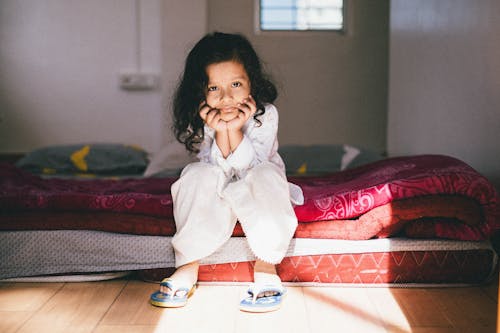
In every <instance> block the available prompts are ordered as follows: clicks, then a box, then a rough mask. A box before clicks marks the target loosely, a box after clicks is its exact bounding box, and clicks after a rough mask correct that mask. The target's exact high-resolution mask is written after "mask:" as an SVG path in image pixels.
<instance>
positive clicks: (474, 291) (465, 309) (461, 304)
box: [427, 288, 497, 332]
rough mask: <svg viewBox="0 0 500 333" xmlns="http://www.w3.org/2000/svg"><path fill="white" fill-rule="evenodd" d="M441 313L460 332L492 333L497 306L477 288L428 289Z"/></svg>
mask: <svg viewBox="0 0 500 333" xmlns="http://www.w3.org/2000/svg"><path fill="white" fill-rule="evenodd" d="M427 293H428V294H430V295H431V297H432V299H434V300H435V303H436V304H439V306H440V308H441V311H442V313H444V315H445V316H446V317H447V318H448V319H449V321H450V322H451V324H452V325H453V327H455V328H457V330H459V331H461V332H478V331H484V330H486V331H488V330H489V331H490V332H494V330H495V327H496V310H497V304H496V302H494V301H493V300H491V299H490V298H489V297H487V296H486V294H484V293H483V292H482V290H481V289H478V288H446V289H429V290H427Z"/></svg>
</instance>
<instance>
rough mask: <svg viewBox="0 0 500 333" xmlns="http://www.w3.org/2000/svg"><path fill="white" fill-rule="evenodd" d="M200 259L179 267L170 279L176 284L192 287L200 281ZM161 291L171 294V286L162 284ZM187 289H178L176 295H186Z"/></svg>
mask: <svg viewBox="0 0 500 333" xmlns="http://www.w3.org/2000/svg"><path fill="white" fill-rule="evenodd" d="M198 267H199V263H198V261H194V262H191V263H189V264H185V265H183V266H180V267H179V268H177V270H176V271H175V272H174V274H172V275H171V276H170V277H169V278H168V279H169V280H171V281H173V282H174V284H175V285H176V286H183V287H186V288H188V289H189V288H191V287H192V286H193V285H194V284H195V283H196V281H198ZM160 291H161V292H162V293H165V294H170V292H171V290H170V288H168V287H166V286H163V285H160ZM185 294H186V291H178V292H177V293H176V296H180V297H182V296H184V295H185Z"/></svg>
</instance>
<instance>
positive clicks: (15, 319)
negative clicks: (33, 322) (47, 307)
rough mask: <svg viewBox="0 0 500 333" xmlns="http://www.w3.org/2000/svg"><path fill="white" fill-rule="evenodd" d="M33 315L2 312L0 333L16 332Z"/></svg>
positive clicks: (0, 313) (23, 312)
mask: <svg viewBox="0 0 500 333" xmlns="http://www.w3.org/2000/svg"><path fill="white" fill-rule="evenodd" d="M32 315H33V312H27V311H0V332H2V333H13V332H16V331H17V330H18V329H19V328H20V327H21V326H23V324H24V323H25V322H26V321H27V320H28V319H29V318H30V317H31V316H32Z"/></svg>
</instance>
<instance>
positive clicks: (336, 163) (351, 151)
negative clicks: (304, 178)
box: [278, 144, 382, 175]
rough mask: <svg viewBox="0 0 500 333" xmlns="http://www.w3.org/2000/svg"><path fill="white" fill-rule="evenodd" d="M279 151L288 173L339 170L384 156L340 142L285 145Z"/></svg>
mask: <svg viewBox="0 0 500 333" xmlns="http://www.w3.org/2000/svg"><path fill="white" fill-rule="evenodd" d="M278 152H279V154H280V155H281V157H282V158H283V161H284V162H285V167H286V173H287V174H288V175H315V174H324V173H329V172H337V171H341V170H345V169H348V168H353V167H356V166H359V165H362V164H366V163H369V162H373V161H376V160H379V159H381V158H382V156H381V155H379V154H376V153H374V152H370V151H368V150H363V149H361V148H357V147H353V146H349V145H340V144H324V145H310V146H304V145H284V146H281V147H280V148H279V149H278Z"/></svg>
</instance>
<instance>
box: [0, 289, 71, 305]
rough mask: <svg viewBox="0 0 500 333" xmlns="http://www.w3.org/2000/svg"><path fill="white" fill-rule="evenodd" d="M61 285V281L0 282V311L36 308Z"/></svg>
mask: <svg viewBox="0 0 500 333" xmlns="http://www.w3.org/2000/svg"><path fill="white" fill-rule="evenodd" d="M63 285H64V284H63V283H0V311H35V310H38V309H39V308H41V307H42V306H43V304H45V303H46V302H47V300H49V299H50V298H51V297H52V296H54V295H55V294H56V293H57V292H58V290H59V289H61V288H62V287H63Z"/></svg>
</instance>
